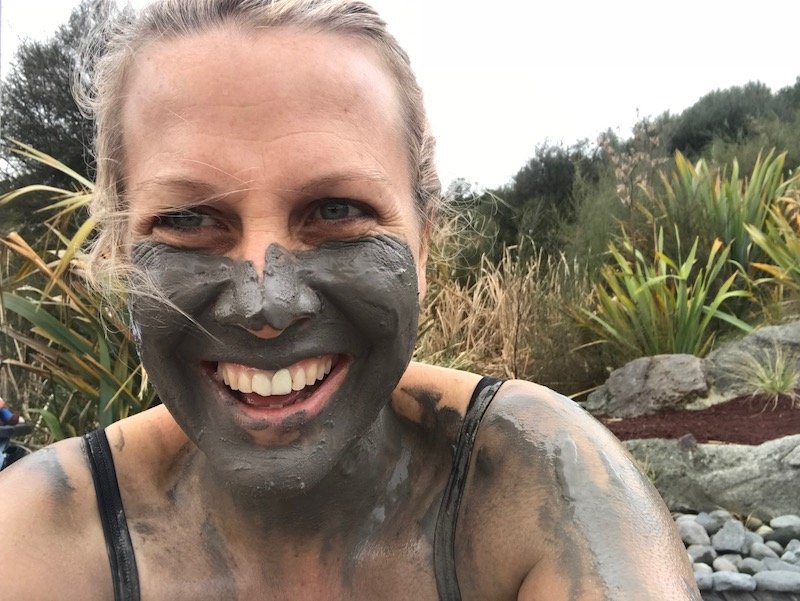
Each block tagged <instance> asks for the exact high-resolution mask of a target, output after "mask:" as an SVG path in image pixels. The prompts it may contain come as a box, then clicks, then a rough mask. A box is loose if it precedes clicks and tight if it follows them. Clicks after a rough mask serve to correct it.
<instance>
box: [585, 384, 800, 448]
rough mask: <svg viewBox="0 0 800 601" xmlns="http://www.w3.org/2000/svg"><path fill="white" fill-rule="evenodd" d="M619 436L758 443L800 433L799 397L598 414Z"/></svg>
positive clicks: (758, 398) (745, 399)
mask: <svg viewBox="0 0 800 601" xmlns="http://www.w3.org/2000/svg"><path fill="white" fill-rule="evenodd" d="M600 421H602V422H603V423H604V424H605V425H606V427H607V428H608V429H609V430H611V431H612V432H613V433H614V435H615V436H616V437H617V438H619V439H620V440H630V439H633V438H680V437H682V436H685V435H687V434H691V435H692V436H694V438H695V440H696V441H697V442H709V441H711V442H734V443H739V444H750V445H755V444H761V443H762V442H765V441H767V440H772V439H774V438H781V437H783V436H789V435H791V434H800V401H795V402H793V400H792V399H790V398H780V399H778V400H777V402H776V401H775V400H774V399H768V398H762V397H750V396H748V397H741V398H738V399H734V400H732V401H727V402H725V403H720V404H718V405H714V406H712V407H709V408H707V409H701V410H698V411H670V412H665V413H659V414H657V415H644V416H641V417H629V418H624V419H614V418H600Z"/></svg>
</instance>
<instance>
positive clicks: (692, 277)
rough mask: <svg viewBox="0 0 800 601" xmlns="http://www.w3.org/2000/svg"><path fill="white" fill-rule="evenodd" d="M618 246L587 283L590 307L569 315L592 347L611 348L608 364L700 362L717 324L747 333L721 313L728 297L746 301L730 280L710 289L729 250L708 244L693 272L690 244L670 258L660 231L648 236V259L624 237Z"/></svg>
mask: <svg viewBox="0 0 800 601" xmlns="http://www.w3.org/2000/svg"><path fill="white" fill-rule="evenodd" d="M676 237H678V233H677V232H676ZM678 240H679V237H678ZM621 244H622V248H619V247H617V245H615V244H613V243H612V244H611V245H610V247H609V252H610V255H611V257H612V263H610V264H608V265H605V266H604V267H603V269H602V278H603V282H601V283H598V284H595V287H594V291H595V294H596V297H597V305H596V307H595V308H594V309H593V310H587V309H583V310H582V311H580V312H579V313H578V314H577V318H578V320H579V321H580V323H581V324H582V325H583V326H584V327H585V328H586V329H587V330H588V331H589V332H590V333H591V334H592V335H593V336H594V338H595V343H600V344H603V345H606V346H608V347H610V348H611V349H612V350H613V352H614V355H615V356H616V358H617V361H616V363H619V364H622V363H624V362H625V361H627V360H630V359H634V358H637V357H644V356H651V355H659V354H664V353H689V354H693V355H698V356H703V355H705V354H706V353H707V352H708V351H709V350H710V349H711V346H712V344H713V341H714V337H715V334H716V328H717V325H718V324H719V322H720V321H721V322H725V323H727V324H730V325H732V326H735V327H736V328H739V329H741V330H743V331H745V332H749V331H750V330H751V328H750V326H749V325H747V324H746V323H744V322H743V321H741V320H740V319H738V318H737V317H735V316H734V315H732V314H730V313H728V312H726V311H724V310H723V307H724V305H725V304H726V302H728V301H729V300H730V299H733V298H736V297H744V296H747V295H748V293H747V292H745V291H743V290H736V289H734V288H733V285H734V281H735V279H736V278H737V277H738V274H737V273H735V272H734V273H733V274H732V275H730V276H728V277H727V278H726V279H725V280H724V281H723V282H722V283H721V284H718V285H715V284H717V280H718V278H719V277H720V273H721V272H722V270H723V268H724V267H725V266H726V264H727V261H728V255H729V246H725V245H723V244H722V243H721V242H720V241H719V240H716V241H714V243H713V244H712V247H711V249H710V252H709V254H708V259H707V262H706V264H705V265H704V266H702V267H700V268H699V269H697V268H696V267H695V265H696V263H697V258H696V257H697V249H698V239H695V240H694V243H693V244H692V247H691V250H690V251H689V254H688V255H687V257H686V258H685V259H681V258H680V257H678V259H677V260H673V259H672V258H670V257H669V256H667V254H666V252H665V251H664V233H663V229H662V230H660V231H659V232H658V234H657V235H656V243H655V249H654V253H653V258H652V259H650V258H648V257H646V256H645V255H644V254H643V253H642V252H641V251H640V250H638V249H637V248H635V247H634V245H633V244H632V242H631V241H630V238H628V236H627V235H623V238H622V242H621Z"/></svg>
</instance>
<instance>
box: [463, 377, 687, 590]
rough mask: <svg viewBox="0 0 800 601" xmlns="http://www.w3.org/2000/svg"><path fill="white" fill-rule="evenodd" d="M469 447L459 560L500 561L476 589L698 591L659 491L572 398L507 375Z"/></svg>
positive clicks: (478, 583) (621, 448)
mask: <svg viewBox="0 0 800 601" xmlns="http://www.w3.org/2000/svg"><path fill="white" fill-rule="evenodd" d="M473 453H474V455H473V461H472V466H471V469H470V475H469V479H468V481H467V496H466V498H465V501H464V504H463V505H462V512H461V516H460V518H459V528H460V529H462V528H463V529H462V534H461V535H460V538H459V539H457V552H458V549H462V550H463V552H462V557H461V558H458V559H457V561H458V562H459V565H462V564H472V565H473V566H474V565H475V564H476V565H478V566H480V565H489V564H487V563H486V562H491V563H492V564H493V565H495V566H502V567H501V568H500V569H496V570H494V571H493V573H492V574H491V575H490V576H486V575H482V576H480V577H477V578H480V579H481V580H480V581H475V582H473V583H472V585H473V586H474V587H476V588H475V590H482V592H483V593H482V594H484V595H490V596H492V598H497V599H499V598H518V599H521V600H524V601H545V600H546V601H558V600H560V599H564V600H565V601H566V600H570V601H572V600H580V601H588V600H614V601H617V600H620V601H622V600H625V601H628V600H631V601H633V600H636V601H639V600H644V599H654V600H655V599H658V600H661V599H664V600H666V599H669V600H671V601H672V600H675V601H677V600H689V599H692V600H696V599H699V598H700V597H699V593H698V592H697V589H696V588H695V585H694V577H693V575H692V573H691V569H690V566H689V564H688V561H687V556H686V553H685V550H684V547H683V544H682V543H681V541H680V539H679V538H678V536H677V533H676V531H675V527H674V524H673V522H672V519H671V517H670V515H669V512H668V511H667V509H666V507H665V506H664V504H663V502H662V501H661V498H660V497H659V496H658V493H657V492H656V491H655V489H654V488H653V486H652V485H651V484H650V482H649V481H648V480H647V479H646V478H645V477H644V476H643V475H642V474H641V472H640V471H639V469H638V468H637V466H636V464H635V463H634V461H633V460H632V459H631V458H630V456H629V455H628V454H627V452H626V451H625V450H624V448H623V447H622V446H621V445H620V444H619V442H618V441H617V440H616V439H615V438H614V437H613V436H612V435H611V434H610V433H609V432H608V431H607V430H606V429H605V428H604V427H603V426H602V425H601V424H599V423H598V422H597V421H596V420H594V419H593V418H591V417H590V416H589V415H588V414H586V413H585V412H584V411H583V410H582V409H580V407H578V406H577V405H576V404H575V403H573V402H572V401H570V400H568V399H565V398H564V397H562V396H560V395H557V394H556V393H554V392H552V391H550V390H547V389H545V388H542V387H539V386H536V385H533V384H530V383H527V382H518V381H512V382H508V383H506V384H505V385H504V386H503V388H501V391H500V392H499V393H498V395H497V397H496V398H495V400H494V401H493V402H492V405H491V406H490V408H489V410H488V411H487V414H486V416H485V418H484V421H483V423H482V425H481V431H480V432H479V435H478V438H477V440H476V445H475V449H474V451H473ZM457 557H458V555H457ZM473 562H475V563H473ZM469 571H470V572H473V573H476V572H477V571H476V570H474V569H472V570H469ZM460 573H461V572H460ZM487 598H488V597H487Z"/></svg>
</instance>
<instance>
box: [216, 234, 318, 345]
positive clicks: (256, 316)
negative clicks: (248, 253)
mask: <svg viewBox="0 0 800 601" xmlns="http://www.w3.org/2000/svg"><path fill="white" fill-rule="evenodd" d="M308 279H309V278H308V269H307V268H306V267H305V266H304V265H303V263H302V262H301V261H299V260H298V258H297V257H296V256H295V255H294V254H293V253H291V252H290V251H288V250H286V249H285V248H283V247H282V246H280V245H278V244H271V245H270V246H269V247H268V248H267V251H266V256H265V262H264V272H263V277H259V276H258V274H257V273H256V270H255V267H254V266H253V264H252V263H250V262H244V261H242V262H236V263H235V265H234V268H233V270H232V277H231V280H230V283H229V285H228V286H227V287H226V288H225V290H224V291H223V292H222V293H221V294H220V296H219V298H218V299H217V302H216V304H215V306H214V317H215V319H216V320H217V322H218V323H220V324H222V325H229V326H238V327H241V328H244V329H246V330H249V331H250V332H252V333H253V334H254V335H256V336H259V337H260V338H274V337H276V336H278V335H280V333H281V332H282V331H283V330H285V329H286V328H288V327H289V326H290V325H292V324H293V323H295V322H297V321H300V320H303V319H307V318H310V317H312V316H313V315H316V314H317V313H318V312H319V311H320V308H321V306H322V302H321V300H320V297H319V295H318V294H317V293H316V291H315V290H314V289H313V288H312V287H311V286H310V285H309V282H308Z"/></svg>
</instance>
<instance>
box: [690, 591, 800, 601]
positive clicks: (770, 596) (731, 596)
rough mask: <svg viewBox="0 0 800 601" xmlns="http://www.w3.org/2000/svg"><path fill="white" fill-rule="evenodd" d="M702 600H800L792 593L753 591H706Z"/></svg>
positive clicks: (799, 596) (798, 596)
mask: <svg viewBox="0 0 800 601" xmlns="http://www.w3.org/2000/svg"><path fill="white" fill-rule="evenodd" d="M702 595H703V601H800V595H795V594H793V593H770V592H766V591H761V592H759V591H754V592H752V593H706V592H704V593H703V594H702Z"/></svg>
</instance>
